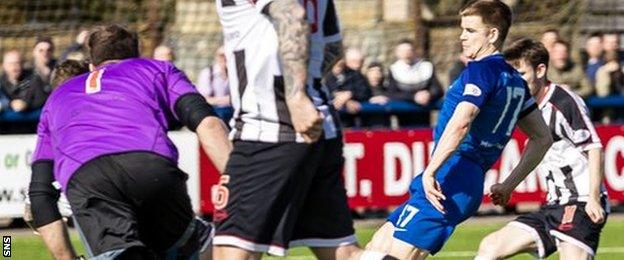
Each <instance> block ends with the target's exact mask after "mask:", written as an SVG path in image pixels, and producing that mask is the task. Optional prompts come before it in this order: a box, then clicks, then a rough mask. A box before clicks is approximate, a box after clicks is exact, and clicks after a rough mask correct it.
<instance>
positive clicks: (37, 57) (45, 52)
mask: <svg viewBox="0 0 624 260" xmlns="http://www.w3.org/2000/svg"><path fill="white" fill-rule="evenodd" d="M53 53H54V43H53V42H52V38H50V37H39V38H37V41H36V42H35V46H34V47H33V65H32V71H33V77H32V80H31V82H30V93H31V95H30V101H29V107H30V108H31V109H38V108H41V107H43V105H44V104H45V102H46V100H47V99H48V96H49V95H50V92H51V91H52V87H51V86H50V75H51V73H52V70H53V69H54V66H55V65H56V59H55V58H54V56H53Z"/></svg>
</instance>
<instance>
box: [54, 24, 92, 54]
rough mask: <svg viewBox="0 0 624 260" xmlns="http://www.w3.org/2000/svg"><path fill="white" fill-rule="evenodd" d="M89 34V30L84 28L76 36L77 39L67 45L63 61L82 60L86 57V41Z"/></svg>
mask: <svg viewBox="0 0 624 260" xmlns="http://www.w3.org/2000/svg"><path fill="white" fill-rule="evenodd" d="M87 36H89V31H88V30H82V31H80V32H79V33H78V35H77V36H76V40H75V41H74V42H73V43H72V44H71V45H69V47H67V49H65V50H64V51H63V53H62V54H61V61H65V60H68V59H69V60H77V61H82V60H84V59H85V58H86V55H85V48H84V43H85V41H86V39H87Z"/></svg>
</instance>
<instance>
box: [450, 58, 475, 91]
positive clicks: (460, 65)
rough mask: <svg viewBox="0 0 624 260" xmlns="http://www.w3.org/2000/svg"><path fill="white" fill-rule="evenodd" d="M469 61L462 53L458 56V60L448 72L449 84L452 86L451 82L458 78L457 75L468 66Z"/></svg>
mask: <svg viewBox="0 0 624 260" xmlns="http://www.w3.org/2000/svg"><path fill="white" fill-rule="evenodd" d="M469 61H470V59H468V57H466V55H464V54H463V53H461V54H459V59H457V60H456V61H455V63H453V65H452V66H451V70H450V71H449V81H448V82H449V84H452V83H453V81H455V80H456V79H457V77H459V74H461V72H462V71H463V70H464V69H465V68H466V66H468V62H469Z"/></svg>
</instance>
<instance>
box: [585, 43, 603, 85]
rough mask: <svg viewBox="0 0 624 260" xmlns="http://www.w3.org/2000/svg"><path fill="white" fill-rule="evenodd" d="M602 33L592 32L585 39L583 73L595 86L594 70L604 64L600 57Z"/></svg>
mask: <svg viewBox="0 0 624 260" xmlns="http://www.w3.org/2000/svg"><path fill="white" fill-rule="evenodd" d="M602 49H603V48H602V34H601V33H593V34H591V35H590V36H589V37H588V38H587V40H586V41H585V54H586V55H587V58H586V59H584V60H585V62H584V68H585V75H587V78H588V79H589V81H590V82H591V84H592V85H593V86H596V72H597V71H598V68H600V66H602V65H604V61H603V59H602Z"/></svg>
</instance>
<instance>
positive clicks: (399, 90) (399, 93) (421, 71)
mask: <svg viewBox="0 0 624 260" xmlns="http://www.w3.org/2000/svg"><path fill="white" fill-rule="evenodd" d="M395 54H396V57H397V59H398V60H397V61H396V62H395V63H393V64H392V65H391V66H390V71H389V73H388V94H389V96H390V97H391V98H393V99H398V100H404V101H410V102H415V103H416V104H419V105H421V106H427V105H429V104H431V103H432V102H435V101H437V100H438V99H439V98H440V97H441V96H442V88H441V87H440V83H439V82H438V81H437V79H436V77H435V74H434V70H433V64H431V62H429V61H426V60H424V59H420V58H417V57H416V55H415V53H414V45H413V44H412V42H411V41H410V40H403V41H401V42H400V43H399V44H398V45H397V46H396V49H395Z"/></svg>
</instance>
